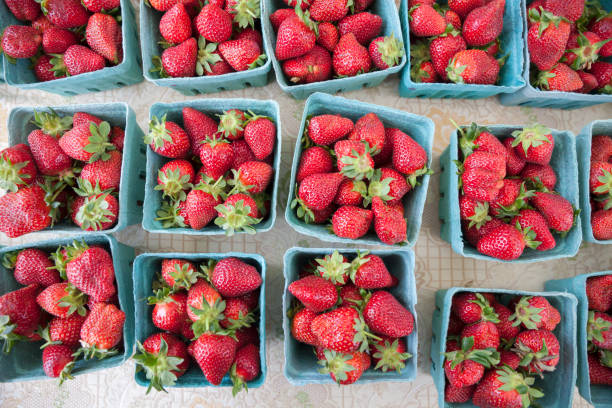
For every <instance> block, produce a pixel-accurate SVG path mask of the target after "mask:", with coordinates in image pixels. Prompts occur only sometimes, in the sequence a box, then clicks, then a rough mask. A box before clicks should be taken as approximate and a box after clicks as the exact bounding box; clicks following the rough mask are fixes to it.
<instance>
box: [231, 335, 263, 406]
mask: <svg viewBox="0 0 612 408" xmlns="http://www.w3.org/2000/svg"><path fill="white" fill-rule="evenodd" d="M260 372H261V370H260V368H259V348H258V347H257V346H256V345H254V344H249V345H246V346H245V347H243V348H241V349H238V351H237V352H236V358H235V360H234V364H233V365H232V367H231V368H230V379H231V380H232V383H233V384H234V386H233V388H232V395H234V396H235V395H236V394H238V392H240V390H242V389H243V388H244V389H245V390H247V383H248V382H249V381H253V380H254V379H255V378H257V376H259V373H260Z"/></svg>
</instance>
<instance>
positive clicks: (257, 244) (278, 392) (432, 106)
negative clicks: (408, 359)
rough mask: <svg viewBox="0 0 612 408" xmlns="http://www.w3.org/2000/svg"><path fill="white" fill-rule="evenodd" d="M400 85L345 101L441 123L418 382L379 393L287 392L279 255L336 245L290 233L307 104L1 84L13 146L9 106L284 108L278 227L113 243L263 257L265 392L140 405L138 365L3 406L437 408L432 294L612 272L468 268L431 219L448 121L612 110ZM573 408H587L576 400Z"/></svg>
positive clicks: (611, 108)
mask: <svg viewBox="0 0 612 408" xmlns="http://www.w3.org/2000/svg"><path fill="white" fill-rule="evenodd" d="M397 86H398V79H397V78H389V79H388V80H387V81H385V83H384V84H383V85H381V86H379V87H377V88H373V89H364V90H360V91H356V92H350V93H346V94H344V95H343V96H345V97H347V98H352V99H358V100H361V101H367V102H370V103H375V104H379V105H384V106H390V107H394V108H397V109H401V110H404V111H407V112H412V113H415V114H418V115H424V116H428V117H429V118H431V119H432V120H433V121H434V122H435V125H436V131H435V143H434V160H433V168H434V170H435V171H436V174H434V175H433V177H432V179H431V183H430V186H429V192H428V196H427V202H426V204H425V212H424V214H423V226H422V228H421V232H420V235H419V239H418V242H417V244H416V246H415V247H414V251H415V253H416V268H415V274H416V283H417V288H418V289H417V291H418V305H417V312H418V321H419V323H418V324H419V353H418V368H419V372H418V376H417V378H416V380H415V381H414V382H411V383H380V384H368V385H358V384H357V385H351V386H347V387H338V386H335V385H310V386H304V387H294V386H291V385H290V384H289V383H288V382H287V381H286V380H285V378H284V376H283V373H282V369H283V364H284V357H283V346H282V342H283V334H282V326H281V321H282V316H281V296H282V287H283V272H282V267H283V265H282V257H283V254H284V252H285V251H286V250H287V249H288V248H291V247H292V246H305V247H329V246H337V245H333V244H328V243H325V242H322V241H319V240H317V239H313V238H310V237H307V236H303V235H300V234H298V233H297V232H295V231H294V230H293V229H292V228H291V227H290V226H289V225H288V224H287V223H286V222H285V219H284V209H285V205H286V201H287V192H288V183H289V173H290V171H291V160H292V157H293V149H294V145H295V141H296V138H297V134H298V127H299V123H300V119H301V116H302V110H303V107H304V101H297V100H294V99H292V98H291V97H290V96H288V95H286V94H284V93H283V92H282V91H281V90H280V88H279V87H278V86H277V85H276V83H275V82H274V81H271V82H270V84H268V85H267V86H266V87H263V88H251V89H246V90H240V91H231V92H224V93H221V94H214V95H204V96H196V97H186V96H183V95H182V94H179V93H177V92H175V91H172V90H169V89H167V88H161V87H156V86H154V85H152V84H149V83H141V84H140V85H137V86H131V87H127V88H123V89H118V90H113V91H107V92H102V93H97V94H87V95H81V96H75V97H71V98H64V97H61V96H57V95H52V94H47V93H43V92H37V91H30V92H24V91H21V90H18V89H17V88H10V87H7V86H6V85H2V86H0V144H1V147H5V146H6V144H7V140H8V135H7V130H6V121H7V118H8V114H9V112H10V110H11V109H12V108H15V107H17V106H20V105H26V106H37V105H38V106H41V105H42V106H54V105H64V104H73V103H98V102H117V101H122V102H127V103H128V104H129V105H130V106H131V107H132V108H133V109H134V111H135V112H136V116H137V119H138V123H139V124H140V126H141V127H142V128H143V130H145V131H146V129H147V123H148V110H149V107H150V105H152V104H153V103H155V102H177V101H185V100H191V99H200V98H206V97H223V98H255V99H274V100H276V101H277V102H278V103H279V105H280V107H281V120H282V127H283V135H282V138H283V140H282V143H283V144H282V162H281V170H280V171H281V174H280V180H281V182H280V186H279V203H278V216H277V219H276V224H275V225H274V228H273V229H272V230H271V231H269V232H266V233H261V234H258V235H256V236H247V235H238V236H235V237H233V238H231V239H229V238H225V237H201V238H191V237H187V236H185V237H183V236H181V235H165V234H164V235H161V234H149V233H146V232H144V231H143V230H142V228H141V227H140V226H132V227H129V228H127V229H126V230H124V231H122V232H120V233H118V234H116V237H117V238H118V239H119V240H120V241H121V242H123V243H125V244H127V245H131V246H133V247H135V248H136V250H137V252H138V253H141V252H147V251H150V252H165V251H179V252H228V251H241V252H256V253H259V254H262V255H263V256H265V258H266V262H267V264H268V274H267V282H266V290H267V293H266V299H267V300H268V304H267V305H266V314H267V316H266V317H267V339H266V342H267V351H268V352H267V363H268V376H267V378H266V383H265V385H264V386H262V387H261V388H258V389H253V390H250V391H249V393H248V394H246V393H241V394H240V395H239V396H237V397H236V398H235V399H233V398H232V396H231V392H230V389H227V388H225V389H213V388H200V389H172V390H170V392H169V393H168V394H164V393H152V394H151V395H149V396H146V397H145V395H144V391H145V389H144V388H141V387H139V386H138V385H137V384H136V383H135V382H134V380H133V376H134V365H133V363H131V362H129V363H126V364H124V365H123V366H121V367H117V368H114V369H110V370H106V371H102V372H97V373H92V374H89V375H83V376H79V377H77V378H76V379H75V380H73V381H69V382H68V383H66V384H64V385H63V386H62V387H61V388H60V387H58V386H57V382H56V381H54V380H47V381H35V382H24V383H17V384H0V407H2V408H5V407H6V408H8V407H27V408H35V407H36V408H37V407H41V408H42V407H45V408H46V407H54V408H55V407H58V408H59V407H66V408H68V407H79V408H80V407H87V408H103V407H104V408H119V407H121V408H132V407H144V406H147V407H206V408H212V407H215V408H216V407H300V408H302V407H303V408H319V407H325V408H331V407H352V406H355V407H362V406H364V407H365V406H370V407H410V408H416V407H418V408H429V407H436V406H437V392H436V389H435V387H434V385H433V381H432V378H431V376H430V375H429V357H428V356H429V345H430V337H431V314H432V309H433V305H434V294H435V291H436V290H438V289H442V288H448V287H451V286H474V287H490V288H507V289H523V290H542V289H543V284H544V282H545V281H546V280H548V279H553V278H564V277H569V276H574V275H578V274H582V273H586V272H593V271H600V270H607V269H612V254H611V252H610V247H607V246H602V245H594V244H583V245H582V247H581V249H580V252H579V254H578V256H577V257H575V258H572V259H565V260H559V261H550V262H543V263H536V264H529V265H521V266H511V265H505V264H501V263H496V262H484V261H475V260H472V259H468V258H462V257H460V256H458V255H457V254H455V253H454V252H453V251H452V250H451V247H450V245H449V244H448V243H446V242H444V241H442V240H441V239H440V234H439V227H440V226H439V221H438V216H437V213H438V185H439V160H438V159H439V156H440V153H441V152H442V151H443V150H444V148H445V147H446V145H447V144H448V140H449V135H450V133H451V132H452V129H453V128H452V125H451V123H450V121H449V119H451V118H452V119H454V120H455V121H456V122H457V123H460V124H464V123H469V122H471V121H477V122H478V123H481V124H497V123H499V124H525V123H530V122H532V121H538V122H540V123H543V124H544V125H547V126H550V127H553V128H557V129H568V130H571V131H572V132H574V133H575V134H577V133H578V132H579V131H580V129H581V128H582V127H583V126H584V125H586V124H587V123H588V122H590V121H592V120H595V119H608V118H612V105H610V104H608V105H600V106H596V107H592V108H585V109H579V110H572V111H563V110H551V109H530V108H518V107H517V108H508V107H503V106H501V105H500V104H499V102H498V101H497V99H495V98H489V99H484V100H477V101H471V100H440V99H405V98H400V97H399V96H398V93H397ZM36 235H37V234H33V235H31V236H29V237H27V238H25V239H16V240H9V239H7V238H6V237H5V236H4V235H3V236H2V238H0V244H3V245H12V244H18V243H22V242H31V241H35V240H37V239H40V236H38V237H37V236H36ZM0 369H2V368H1V367H0ZM573 406H574V407H588V406H589V405H588V404H587V403H586V402H584V400H582V399H581V398H580V396H579V395H578V393H577V392H576V398H575V399H574V404H573Z"/></svg>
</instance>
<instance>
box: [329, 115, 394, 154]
mask: <svg viewBox="0 0 612 408" xmlns="http://www.w3.org/2000/svg"><path fill="white" fill-rule="evenodd" d="M348 138H349V140H353V141H364V142H366V143H367V144H368V146H369V148H370V149H371V151H373V152H374V154H376V153H377V152H379V151H381V150H382V148H383V145H384V143H385V126H384V125H383V123H382V122H381V121H380V119H379V118H378V116H376V114H375V113H368V114H366V115H364V116H362V117H361V118H359V119H358V120H357V122H355V126H354V127H353V130H352V131H351V133H350V134H349V136H348ZM340 143H342V142H340ZM336 146H338V143H336ZM338 159H339V158H338Z"/></svg>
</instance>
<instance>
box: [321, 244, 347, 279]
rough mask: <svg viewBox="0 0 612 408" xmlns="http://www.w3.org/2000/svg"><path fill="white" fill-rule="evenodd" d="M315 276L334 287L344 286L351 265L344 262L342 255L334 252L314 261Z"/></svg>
mask: <svg viewBox="0 0 612 408" xmlns="http://www.w3.org/2000/svg"><path fill="white" fill-rule="evenodd" d="M315 262H316V263H317V264H318V265H317V269H316V270H317V274H318V275H319V276H321V277H322V278H324V279H327V280H328V281H330V282H331V283H333V284H334V285H338V284H339V285H344V284H345V283H346V281H347V280H348V276H349V274H350V271H351V264H350V263H349V262H346V260H345V258H344V256H343V255H341V254H340V252H338V251H334V252H333V253H332V254H331V255H325V257H323V258H317V259H315Z"/></svg>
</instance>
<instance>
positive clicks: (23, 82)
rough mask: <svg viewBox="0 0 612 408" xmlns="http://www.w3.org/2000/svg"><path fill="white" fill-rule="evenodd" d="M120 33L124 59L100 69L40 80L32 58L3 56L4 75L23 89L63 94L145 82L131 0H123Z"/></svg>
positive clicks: (102, 89) (81, 92)
mask: <svg viewBox="0 0 612 408" xmlns="http://www.w3.org/2000/svg"><path fill="white" fill-rule="evenodd" d="M121 33H122V36H123V61H122V62H121V63H120V64H117V65H115V66H109V67H106V68H103V69H101V70H99V71H94V72H87V73H84V74H80V75H75V76H68V77H66V78H60V79H54V80H53V81H46V82H39V81H38V79H37V78H36V75H34V72H33V71H32V68H31V65H32V62H31V61H30V60H29V59H19V60H18V61H17V63H16V64H12V63H10V62H9V61H8V59H6V58H5V59H4V65H3V66H4V79H5V81H6V82H7V83H8V84H9V85H12V86H16V87H17V88H21V89H27V90H30V89H37V90H40V91H46V92H51V93H55V94H59V95H63V96H74V95H80V94H84V93H90V92H100V91H106V90H109V89H114V88H120V87H124V86H128V85H133V84H137V83H139V82H142V67H141V65H142V64H141V61H140V48H139V46H138V29H137V27H136V17H135V11H134V8H133V7H132V3H131V2H130V0H121Z"/></svg>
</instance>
